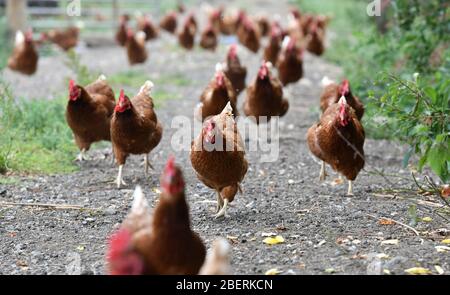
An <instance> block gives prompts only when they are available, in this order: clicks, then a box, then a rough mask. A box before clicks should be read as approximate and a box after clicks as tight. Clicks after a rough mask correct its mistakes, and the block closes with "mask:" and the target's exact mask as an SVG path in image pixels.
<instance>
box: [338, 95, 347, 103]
mask: <svg viewBox="0 0 450 295" xmlns="http://www.w3.org/2000/svg"><path fill="white" fill-rule="evenodd" d="M339 104H343V105H346V104H347V99H345V96H341V99H339Z"/></svg>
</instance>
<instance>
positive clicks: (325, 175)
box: [319, 161, 328, 181]
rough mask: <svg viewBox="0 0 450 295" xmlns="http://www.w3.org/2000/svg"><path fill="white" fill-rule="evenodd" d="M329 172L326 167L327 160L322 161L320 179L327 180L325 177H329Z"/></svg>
mask: <svg viewBox="0 0 450 295" xmlns="http://www.w3.org/2000/svg"><path fill="white" fill-rule="evenodd" d="M327 176H328V174H327V171H326V169H325V162H324V161H322V165H321V166H320V175H319V180H320V181H325V179H326V178H327Z"/></svg>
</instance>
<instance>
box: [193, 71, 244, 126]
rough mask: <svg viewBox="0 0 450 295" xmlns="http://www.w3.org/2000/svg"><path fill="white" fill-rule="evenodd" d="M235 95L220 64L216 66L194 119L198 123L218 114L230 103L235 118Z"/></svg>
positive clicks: (201, 97)
mask: <svg viewBox="0 0 450 295" xmlns="http://www.w3.org/2000/svg"><path fill="white" fill-rule="evenodd" d="M236 100H237V98H236V94H235V92H234V90H233V85H232V84H231V82H230V80H228V78H227V77H226V76H225V73H224V72H223V67H222V64H220V63H219V64H217V65H216V74H215V75H214V78H213V79H212V80H211V81H210V82H209V84H208V86H207V87H206V89H205V90H204V91H203V93H202V95H201V96H200V103H199V104H198V106H197V109H196V112H195V113H196V117H197V119H198V120H199V121H202V122H203V121H204V120H205V119H206V118H209V117H211V116H214V115H217V114H220V113H221V112H222V110H223V108H224V107H225V106H226V105H227V104H228V103H229V102H230V103H231V107H232V108H233V113H234V114H235V116H237V109H236Z"/></svg>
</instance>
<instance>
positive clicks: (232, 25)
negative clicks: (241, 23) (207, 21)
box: [219, 12, 238, 36]
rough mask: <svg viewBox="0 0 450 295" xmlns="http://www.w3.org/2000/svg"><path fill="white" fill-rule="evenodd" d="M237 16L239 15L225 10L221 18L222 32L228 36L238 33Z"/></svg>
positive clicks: (220, 27)
mask: <svg viewBox="0 0 450 295" xmlns="http://www.w3.org/2000/svg"><path fill="white" fill-rule="evenodd" d="M237 18H238V17H237V16H235V15H233V14H230V13H224V12H223V13H222V16H221V18H220V19H219V29H220V33H222V34H223V35H227V36H228V35H232V34H234V33H236V30H237V27H236V25H237Z"/></svg>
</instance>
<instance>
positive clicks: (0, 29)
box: [0, 17, 11, 70]
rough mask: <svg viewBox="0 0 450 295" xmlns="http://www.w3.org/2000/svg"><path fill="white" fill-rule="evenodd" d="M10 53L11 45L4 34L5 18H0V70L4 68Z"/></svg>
mask: <svg viewBox="0 0 450 295" xmlns="http://www.w3.org/2000/svg"><path fill="white" fill-rule="evenodd" d="M10 52H11V43H10V42H9V41H8V38H7V34H6V18H5V17H0V70H1V69H3V68H4V67H5V66H6V63H7V61H8V57H9V54H10Z"/></svg>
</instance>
